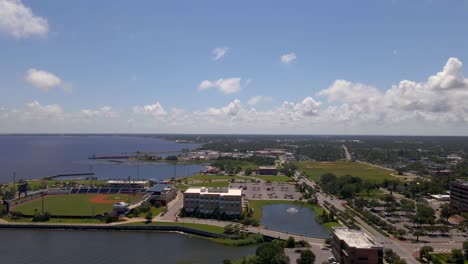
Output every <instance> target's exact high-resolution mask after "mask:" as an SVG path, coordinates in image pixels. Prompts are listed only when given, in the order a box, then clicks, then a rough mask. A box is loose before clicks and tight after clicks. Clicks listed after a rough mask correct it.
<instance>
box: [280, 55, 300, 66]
mask: <svg viewBox="0 0 468 264" xmlns="http://www.w3.org/2000/svg"><path fill="white" fill-rule="evenodd" d="M296 59H297V57H296V54H295V53H288V54H284V55H282V56H281V62H282V63H284V64H290V63H292V62H293V61H295V60H296Z"/></svg>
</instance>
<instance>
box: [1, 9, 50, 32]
mask: <svg viewBox="0 0 468 264" xmlns="http://www.w3.org/2000/svg"><path fill="white" fill-rule="evenodd" d="M0 31H2V32H4V33H6V34H8V35H11V36H13V37H14V38H27V37H31V36H45V35H47V33H48V31H49V25H48V23H47V20H46V19H45V18H42V17H39V16H36V15H34V14H33V12H32V11H31V9H30V8H29V7H27V6H25V5H23V3H22V2H21V1H20V0H0Z"/></svg>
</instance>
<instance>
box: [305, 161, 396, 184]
mask: <svg viewBox="0 0 468 264" xmlns="http://www.w3.org/2000/svg"><path fill="white" fill-rule="evenodd" d="M296 165H297V166H298V167H299V170H300V171H301V172H303V173H304V174H306V175H307V176H308V177H309V178H311V179H312V180H315V181H317V180H318V179H319V178H320V176H322V175H323V174H326V173H333V174H335V175H337V176H344V175H346V174H349V175H352V176H359V177H361V178H362V179H363V180H372V181H376V182H382V181H383V180H384V179H396V177H394V176H392V175H390V174H391V171H389V170H385V169H382V168H378V167H373V166H370V165H368V164H364V163H358V162H357V163H352V162H345V161H337V162H316V161H303V162H297V163H296Z"/></svg>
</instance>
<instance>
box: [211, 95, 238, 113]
mask: <svg viewBox="0 0 468 264" xmlns="http://www.w3.org/2000/svg"><path fill="white" fill-rule="evenodd" d="M241 109H242V105H241V102H240V100H238V99H235V100H234V101H232V102H230V103H229V104H228V105H227V106H225V107H221V108H213V107H211V108H209V109H208V111H207V113H208V114H209V115H214V116H220V115H227V116H231V117H234V116H237V115H238V114H239V112H240V111H241Z"/></svg>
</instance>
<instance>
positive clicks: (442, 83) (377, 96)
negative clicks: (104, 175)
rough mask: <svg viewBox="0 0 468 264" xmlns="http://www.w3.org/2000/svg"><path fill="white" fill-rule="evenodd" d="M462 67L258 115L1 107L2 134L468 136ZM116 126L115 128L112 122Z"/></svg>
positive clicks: (235, 105)
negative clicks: (9, 131)
mask: <svg viewBox="0 0 468 264" xmlns="http://www.w3.org/2000/svg"><path fill="white" fill-rule="evenodd" d="M462 66H463V64H462V63H461V62H460V61H459V60H458V59H456V58H450V59H449V60H448V61H447V63H446V65H445V67H443V69H442V70H441V71H440V72H438V73H435V74H433V75H431V76H429V77H428V78H427V80H426V81H423V82H415V81H410V80H402V81H400V82H399V83H397V84H395V85H393V86H391V87H389V88H388V89H386V90H384V89H378V88H377V87H374V86H372V85H367V84H364V83H358V82H352V81H348V80H336V81H334V82H333V83H332V84H331V85H330V86H329V87H326V88H325V89H323V90H321V91H319V92H318V93H317V94H316V96H315V97H311V96H307V97H305V98H301V99H298V100H294V101H284V102H283V103H281V104H279V105H276V106H273V107H270V108H268V109H262V110H257V109H255V108H254V106H256V105H257V104H259V103H260V102H262V101H264V100H266V99H265V98H266V97H263V96H260V95H258V96H254V97H251V98H250V99H249V100H248V101H246V102H245V103H244V104H243V102H241V101H240V100H238V99H235V100H232V101H231V102H229V103H227V104H226V105H223V106H220V107H209V106H206V107H203V110H184V109H179V108H172V109H171V110H169V111H166V110H165V109H164V108H163V107H162V106H161V104H160V103H159V102H156V103H154V104H150V105H143V106H135V107H134V108H133V112H132V111H128V112H125V113H124V114H122V115H121V114H120V113H119V115H117V116H116V117H117V118H106V117H111V116H113V114H112V113H115V111H114V110H113V108H111V107H110V106H106V107H102V108H99V109H96V110H89V109H84V110H82V111H79V112H72V113H66V112H64V110H63V109H62V108H61V107H60V106H59V105H56V104H49V105H41V104H40V103H39V102H37V101H34V102H32V103H29V104H27V105H25V106H24V107H23V108H20V109H9V108H6V107H1V106H0V119H1V122H0V132H5V131H4V130H5V129H10V128H12V127H16V128H24V129H30V130H27V132H37V130H35V129H38V127H44V128H45V129H57V131H55V132H73V130H72V131H69V130H67V131H61V130H58V129H59V128H58V127H57V125H60V124H61V125H63V127H64V129H70V127H73V128H83V127H85V128H86V127H87V126H86V124H87V123H86V120H87V119H90V118H98V117H102V118H101V119H100V122H99V123H97V122H95V123H94V124H95V125H96V126H94V127H92V129H95V127H107V126H109V127H110V126H111V125H113V126H112V127H115V128H116V129H115V130H112V131H120V132H126V130H125V129H131V131H127V132H165V133H171V132H179V133H181V132H184V133H186V132H187V131H189V132H190V133H288V134H290V133H293V134H294V133H302V134H304V133H316V134H328V133H329V134H350V133H352V134H359V133H360V134H426V135H427V134H439V135H440V134H452V135H466V131H468V80H467V79H466V78H465V77H464V76H463V69H462ZM220 80H222V79H220ZM220 85H221V84H220V83H219V80H218V81H205V82H202V83H201V84H200V87H201V88H200V89H210V88H215V87H216V88H217V89H220V88H219V87H218V86H220ZM317 96H318V97H317ZM112 120H114V123H109V122H112ZM127 120H131V122H126V121H127ZM21 121H24V123H23V125H24V126H23V127H21V126H20V124H19V123H20V122H21ZM34 121H37V122H34ZM88 123H89V122H88ZM109 124H110V125H109ZM123 124H124V125H123ZM88 127H91V126H88ZM90 129H91V128H90ZM119 129H120V130H119ZM31 130H32V131H31ZM39 131H41V130H39ZM88 131H89V130H88ZM108 131H109V130H100V132H108ZM17 132H26V131H23V130H19V131H17Z"/></svg>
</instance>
